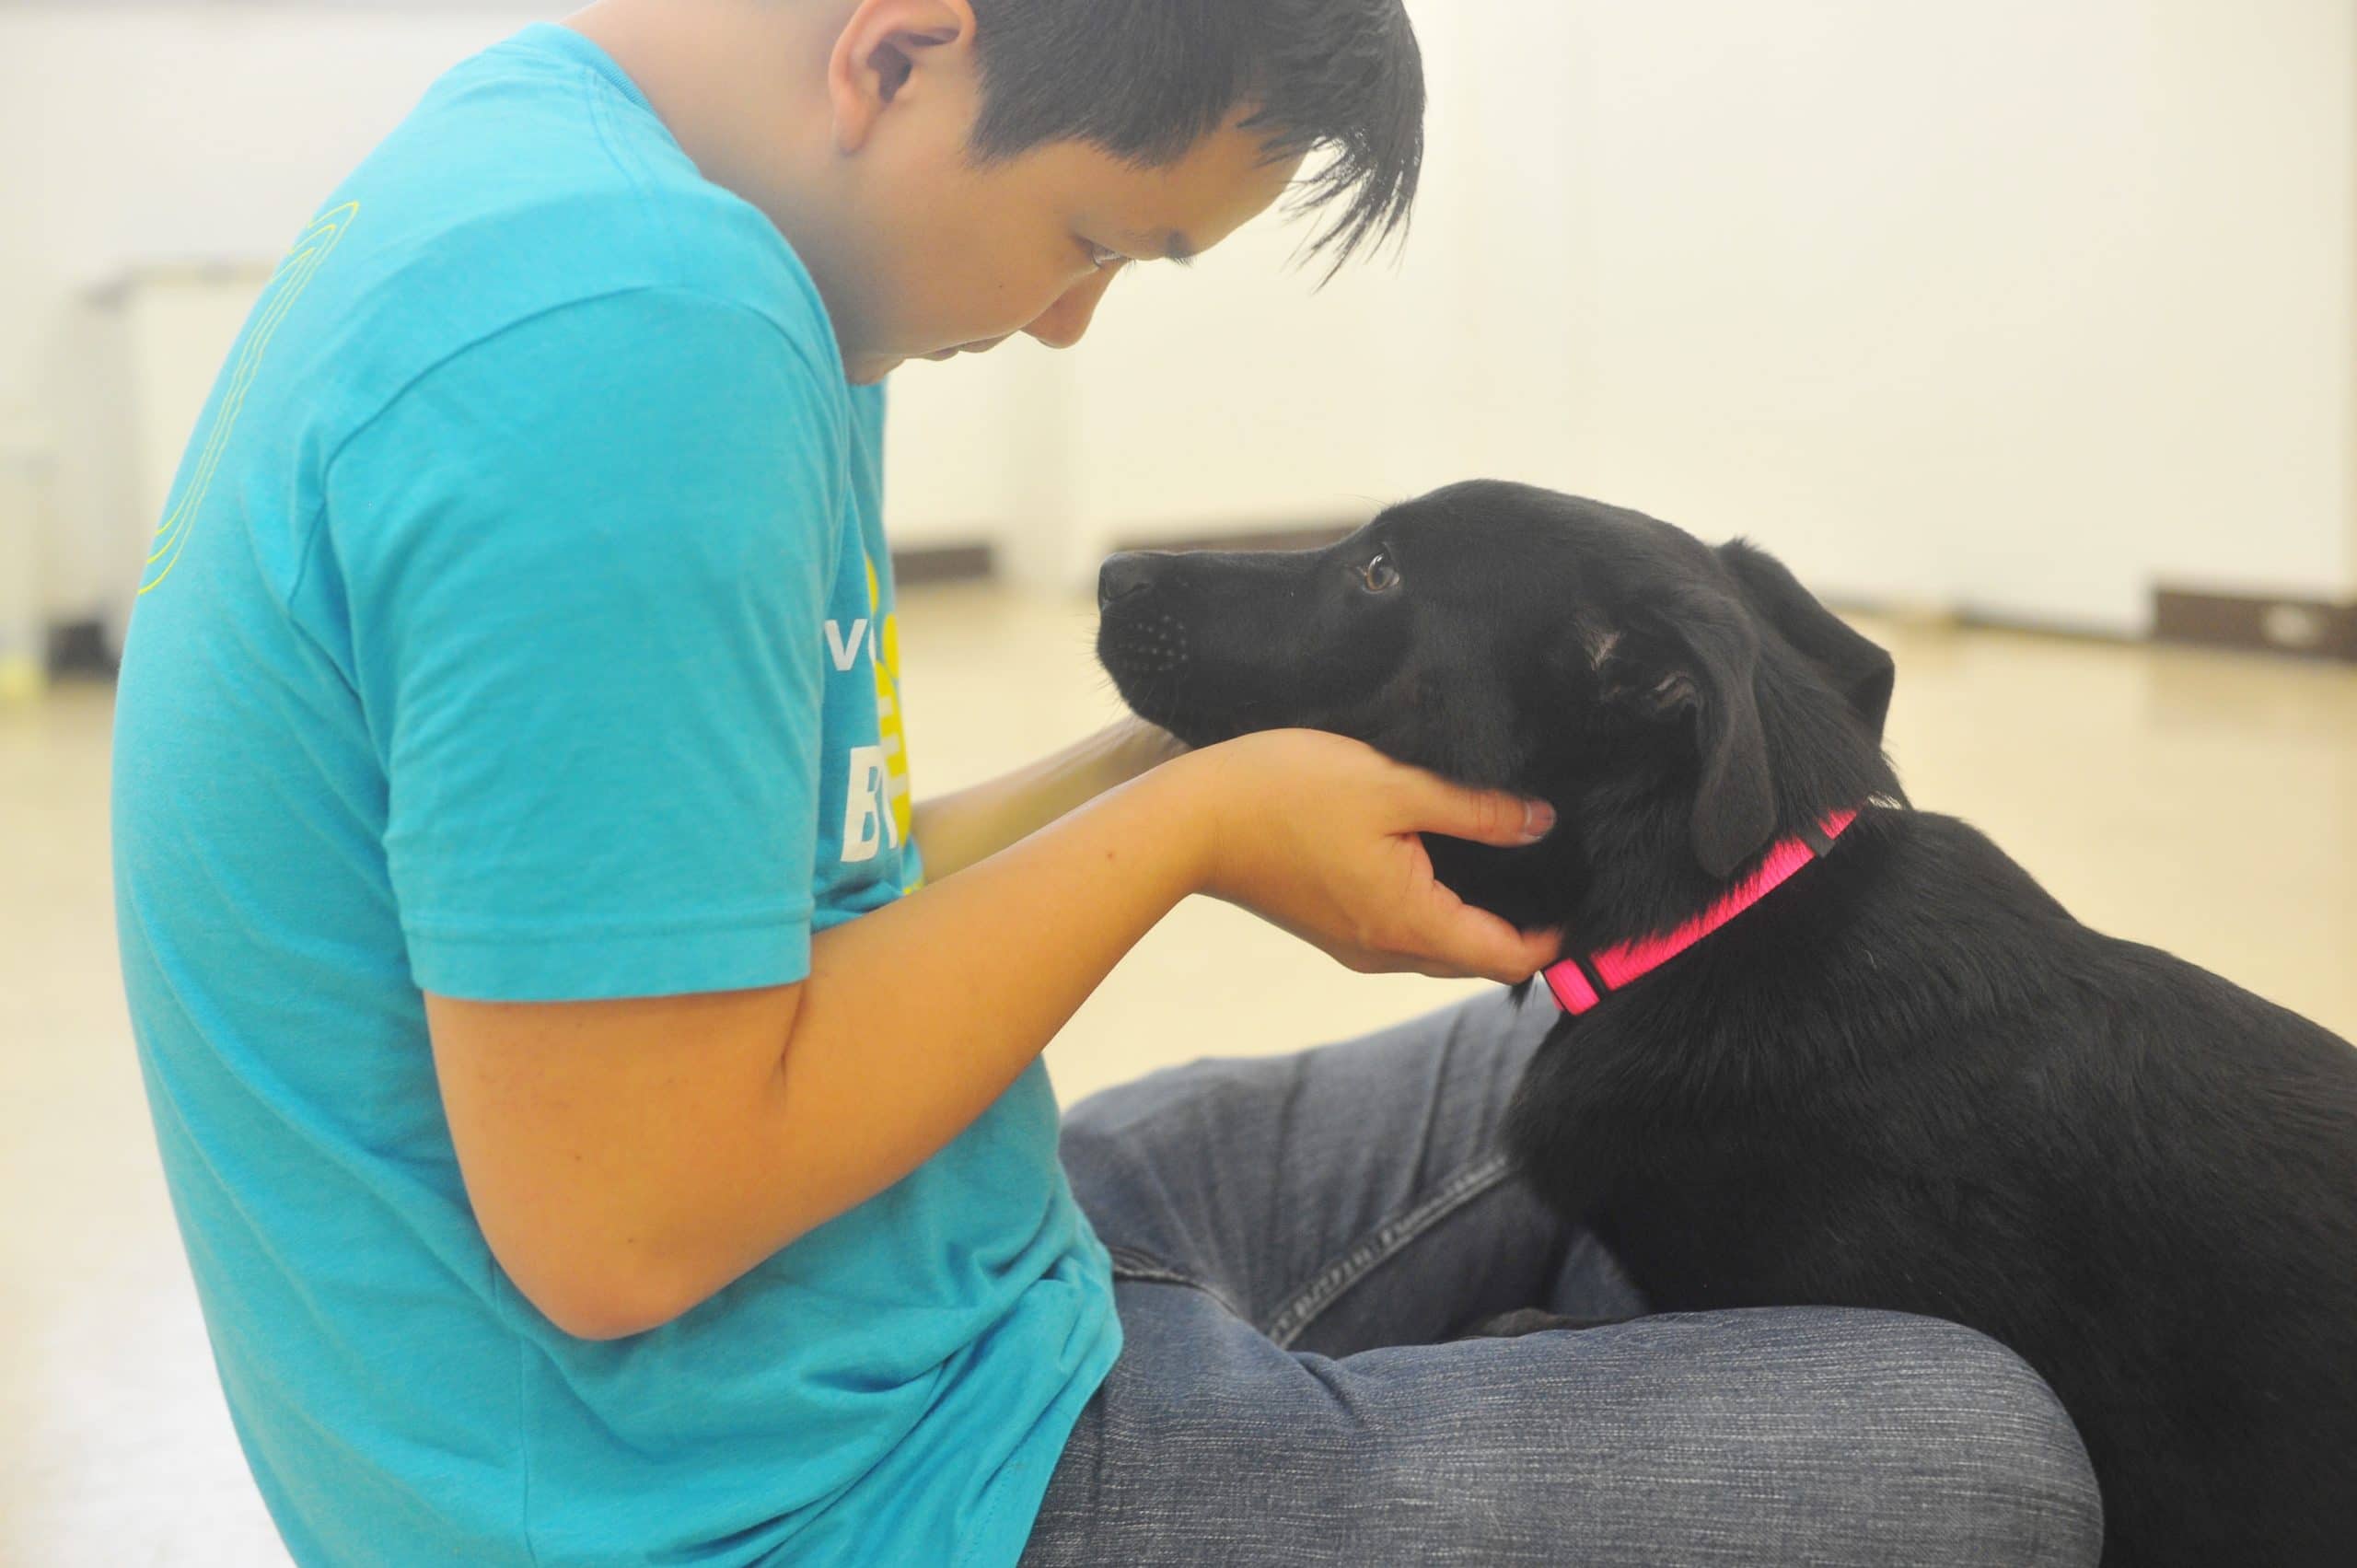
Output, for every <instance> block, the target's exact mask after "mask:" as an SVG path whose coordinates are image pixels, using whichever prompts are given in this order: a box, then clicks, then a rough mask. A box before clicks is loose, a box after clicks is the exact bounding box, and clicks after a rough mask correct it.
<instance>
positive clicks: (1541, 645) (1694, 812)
mask: <svg viewBox="0 0 2357 1568" xmlns="http://www.w3.org/2000/svg"><path fill="white" fill-rule="evenodd" d="M1378 553H1379V554H1380V557H1381V559H1380V560H1378V559H1377V556H1378ZM1099 596H1100V600H1101V602H1102V605H1103V622H1102V625H1101V628H1100V631H1099V633H1098V656H1099V657H1100V659H1101V661H1102V662H1103V663H1104V665H1105V667H1106V668H1107V669H1108V670H1109V672H1110V673H1111V674H1112V676H1113V678H1114V680H1115V682H1116V684H1117V685H1118V686H1119V687H1120V691H1121V693H1122V695H1123V696H1124V697H1125V698H1126V699H1127V700H1128V701H1129V703H1130V704H1131V705H1132V707H1133V708H1134V709H1135V710H1136V711H1137V712H1138V713H1139V714H1142V715H1144V717H1146V718H1149V719H1152V720H1154V721H1155V722H1157V723H1159V724H1162V725H1164V726H1167V727H1168V728H1170V729H1171V730H1172V731H1174V732H1175V733H1176V734H1177V735H1178V736H1179V738H1182V739H1184V740H1187V741H1189V742H1190V743H1192V744H1195V745H1204V744H1208V743H1211V742H1213V741H1216V740H1219V739H1223V738H1227V737H1229V736H1232V735H1236V734H1239V733H1242V732H1244V731H1246V730H1253V729H1264V728H1273V727H1279V726H1309V727H1315V728H1320V729H1327V730H1332V731H1336V732H1339V733H1341V734H1344V735H1350V736H1355V737H1357V738H1361V739H1363V740H1365V741H1367V742H1369V743H1371V744H1373V745H1375V746H1376V747H1378V748H1379V749H1383V750H1384V751H1387V752H1388V753H1390V754H1391V755H1393V756H1395V757H1398V758H1400V759H1401V760H1403V761H1410V762H1414V763H1418V764H1420V765H1422V766H1424V767H1427V768H1430V769H1432V770H1434V772H1440V773H1442V774H1445V775H1447V776H1449V777H1452V778H1455V779H1457V780H1460V781H1463V782H1466V783H1469V784H1484V785H1498V786H1504V787H1507V788H1512V789H1515V790H1517V791H1521V792H1523V793H1526V794H1528V795H1533V796H1541V797H1544V798H1546V799H1548V800H1550V801H1551V802H1552V803H1553V804H1554V806H1555V807H1556V808H1557V811H1558V813H1559V818H1560V821H1559V825H1558V827H1557V828H1556V830H1555V831H1554V833H1553V834H1552V835H1551V836H1550V838H1549V839H1548V840H1546V841H1545V842H1542V843H1540V844H1539V845H1538V846H1536V847H1534V848H1531V849H1527V850H1519V851H1512V852H1506V851H1496V850H1490V849H1485V848H1481V847H1479V846H1475V845H1470V844H1466V843H1463V842H1457V841H1453V840H1446V839H1437V838H1435V839H1433V840H1431V841H1430V847H1431V851H1432V854H1433V858H1434V865H1435V868H1436V869H1437V870H1438V872H1439V874H1440V875H1441V877H1442V878H1443V879H1444V880H1445V881H1446V882H1447V883H1448V884H1449V886H1451V887H1452V888H1454V889H1457V891H1458V892H1460V893H1461V894H1463V895H1464V896H1466V897H1467V898H1468V899H1469V900H1472V901H1474V902H1476V903H1479V904H1481V905H1483V906H1485V907H1488V908H1491V909H1493V910H1496V911H1498V912H1501V913H1503V914H1504V915H1506V916H1507V917H1509V918H1511V919H1513V920H1515V921H1516V922H1517V923H1521V924H1523V925H1525V926H1527V927H1531V928H1539V927H1545V926H1554V925H1561V926H1562V928H1563V930H1564V931H1565V933H1566V937H1565V948H1566V950H1567V951H1571V950H1577V951H1580V952H1592V951H1595V950H1597V949H1600V948H1604V947H1609V946H1611V945H1613V944H1615V943H1617V942H1620V941H1622V940H1625V939H1630V938H1634V937H1639V936H1643V935H1650V934H1654V933H1657V932H1661V931H1664V930H1666V929H1669V928H1671V927H1674V926H1676V925H1678V924H1679V923H1683V922H1684V921H1686V920H1687V919H1689V917H1690V916H1692V915H1693V914H1695V913H1696V912H1699V911H1701V909H1703V908H1704V907H1705V906H1706V905H1707V904H1708V903H1710V902H1711V901H1712V900H1713V899H1714V897H1715V896H1716V895H1718V894H1719V893H1720V892H1721V891H1722V890H1723V889H1724V887H1725V886H1726V885H1727V883H1728V882H1729V881H1730V880H1732V879H1735V878H1737V877H1741V876H1742V875H1743V874H1744V873H1746V872H1747V871H1748V870H1749V869H1750V868H1751V867H1752V866H1753V865H1756V864H1757V863H1758V861H1759V857H1760V855H1761V854H1762V852H1763V851H1765V850H1766V849H1767V848H1768V847H1769V846H1770V845H1771V842H1773V841H1775V840H1777V839H1778V838H1780V837H1782V836H1785V835H1789V834H1791V833H1792V832H1793V831H1794V830H1795V829H1797V828H1799V827H1800V826H1801V825H1803V824H1805V823H1811V822H1814V821H1816V820H1817V819H1820V818H1822V817H1823V816H1824V815H1825V814H1826V813H1828V812H1829V811H1833V810H1836V809H1838V808H1844V807H1864V810H1863V812H1862V814H1861V815H1860V817H1859V819H1858V820H1857V822H1856V824H1855V825H1854V826H1853V827H1852V828H1851V829H1850V830H1849V831H1848V832H1847V833H1846V834H1844V835H1843V836H1842V837H1841V838H1840V841H1839V842H1837V843H1836V844H1835V845H1834V847H1833V850H1832V853H1831V854H1829V856H1828V857H1827V858H1825V859H1824V860H1822V861H1821V862H1818V863H1817V864H1814V865H1809V866H1806V867H1805V868H1804V869H1803V870H1802V871H1801V872H1800V873H1799V874H1798V875H1796V876H1795V877H1794V878H1793V879H1792V880H1791V881H1789V882H1788V883H1786V884H1785V885H1784V886H1783V887H1782V888H1780V889H1777V890H1776V891H1774V892H1773V893H1771V894H1770V895H1769V896H1768V898H1767V899H1766V900H1764V901H1762V902H1761V903H1760V904H1759V905H1758V906H1757V907H1755V908H1754V909H1753V910H1751V911H1750V912H1747V913H1746V914H1744V915H1742V916H1740V917H1738V918H1737V919H1736V920H1735V921H1734V922H1733V923H1730V924H1728V925H1726V926H1725V927H1724V928H1723V929H1721V930H1720V931H1719V932H1717V933H1716V934H1715V935H1712V936H1710V937H1708V938H1706V939H1705V940H1704V941H1702V942H1701V944H1700V945H1699V946H1697V947H1693V948H1691V949H1689V951H1688V952H1686V953H1685V954H1683V955H1682V956H1680V957H1679V958H1676V959H1674V960H1673V961H1671V962H1670V963H1669V964H1668V965H1666V966H1665V967H1664V968H1662V969H1660V970H1656V971H1655V973H1653V974H1651V975H1648V976H1646V977H1644V978H1642V979H1640V980H1638V981H1634V982H1633V983H1631V985H1630V986H1628V987H1627V988H1626V989H1624V990H1622V991H1620V992H1616V993H1613V994H1612V995H1610V996H1609V997H1608V998H1607V1000H1606V1001H1605V1002H1604V1004H1603V1005H1601V1006H1600V1007H1598V1008H1597V1009H1596V1010H1595V1011H1593V1012H1591V1013H1588V1014H1586V1015H1585V1016H1580V1017H1577V1018H1572V1017H1566V1018H1565V1019H1564V1020H1563V1021H1562V1023H1561V1024H1559V1025H1558V1026H1557V1027H1556V1028H1554V1030H1553V1031H1552V1032H1551V1033H1550V1035H1549V1037H1548V1039H1547V1040H1546V1042H1545V1044H1544V1045H1543V1046H1542V1047H1541V1048H1540V1050H1539V1052H1538V1055H1537V1056H1536V1058H1534V1060H1533V1062H1532V1063H1531V1066H1530V1068H1529V1070H1528V1072H1527V1075H1526V1077H1525V1079H1524V1081H1523V1084H1522V1086H1521V1088H1520V1091H1519V1093H1518V1095H1517V1098H1515V1103H1514V1106H1513V1109H1512V1111H1511V1113H1510V1118H1509V1123H1508V1127H1507V1132H1506V1136H1507V1140H1508V1144H1509V1147H1510V1148H1511V1149H1512V1150H1513V1151H1514V1153H1515V1156H1516V1157H1517V1160H1518V1163H1519V1166H1520V1168H1521V1170H1522V1171H1523V1173H1524V1174H1525V1176H1526V1177H1527V1179H1528V1180H1529V1181H1530V1182H1531V1183H1532V1185H1533V1187H1534V1188H1535V1189H1536V1190H1537V1191H1538V1192H1539V1193H1540V1194H1541V1195H1542V1196H1543V1197H1544V1198H1545V1199H1546V1201H1547V1202H1549V1203H1550V1205H1551V1206H1552V1207H1553V1208H1554V1209H1555V1210H1557V1211H1558V1212H1559V1213H1561V1214H1563V1215H1564V1216H1565V1217H1567V1218H1569V1219H1572V1220H1574V1221H1577V1222H1579V1223H1581V1224H1584V1225H1587V1226H1589V1227H1591V1228H1592V1229H1593V1230H1594V1231H1595V1232H1596V1234H1597V1235H1598V1236H1599V1237H1602V1238H1603V1240H1604V1241H1605V1242H1607V1243H1608V1245H1609V1246H1610V1247H1611V1248H1612V1249H1613V1250H1614V1252H1615V1253H1617V1254H1618V1256H1619V1257H1620V1260H1621V1261H1622V1262H1623V1263H1624V1264H1625V1265H1626V1266H1627V1268H1628V1269H1629V1272H1630V1273H1631V1276H1632V1277H1633V1278H1634V1280H1635V1282H1636V1283H1637V1284H1638V1286H1639V1287H1640V1288H1641V1289H1642V1290H1643V1293H1644V1295H1645V1296H1646V1297H1647V1299H1648V1301H1649V1302H1650V1303H1651V1305H1652V1306H1653V1307H1655V1309H1656V1310H1664V1311H1671V1310H1696V1309H1707V1308H1717V1307H1758V1306H1771V1305H1805V1304H1825V1305H1845V1306H1856V1307H1885V1308H1893V1309H1898V1310H1903V1311H1909V1312H1915V1313H1922V1314H1925V1315H1928V1316H1931V1317H1935V1318H1948V1319H1951V1320H1953V1321H1956V1322H1958V1323H1963V1324H1967V1325H1968V1326H1970V1327H1972V1328H1975V1329H1979V1330H1982V1331H1984V1332H1986V1333H1988V1334H1989V1335H1991V1337H1993V1338H1995V1339H1997V1340H1999V1341H2001V1342H2003V1343H2005V1344H2007V1345H2010V1346H2012V1347H2013V1348H2014V1351H2015V1352H2017V1353H2019V1354H2021V1355H2022V1356H2023V1357H2024V1358H2025V1359H2026V1360H2027V1361H2028V1362H2029V1363H2030V1364H2031V1365H2033V1366H2035V1367H2036V1368H2037V1369H2038V1371H2039V1372H2040V1373H2041V1374H2042V1375H2043V1376H2045V1377H2046V1379H2047V1380H2048V1382H2049V1383H2050V1384H2051V1385H2052V1387H2053V1388H2054V1389H2055V1391H2056V1392H2057V1393H2058V1394H2059V1395H2060V1396H2061V1400H2062V1401H2063V1404H2064V1405H2065V1407H2066V1408H2067V1409H2068V1410H2069V1411H2070V1412H2071V1414H2072V1416H2073V1420H2074V1421H2075V1423H2077V1425H2078V1427H2079V1430H2080V1432H2081V1434H2082V1435H2083V1436H2084V1439H2085V1442H2086V1445H2087V1449H2088V1452H2089V1455H2090V1457H2091V1458H2093V1460H2094V1463H2095V1467H2096V1475H2097V1478H2098V1481H2099V1482H2100V1484H2101V1486H2102V1489H2103V1493H2104V1498H2105V1504H2106V1514H2107V1550H2106V1552H2105V1557H2104V1561H2105V1562H2106V1563H2107V1564H2109V1565H2111V1568H2159V1565H2171V1568H2175V1565H2180V1564H2181V1565H2184V1568H2222V1565H2227V1564H2236V1565H2239V1564H2252V1565H2258V1564H2268V1565H2272V1568H2327V1565H2330V1568H2345V1565H2347V1564H2350V1563H2352V1562H2357V1052H2352V1051H2351V1048H2350V1047H2349V1045H2348V1044H2347V1043H2345V1042H2344V1041H2342V1040H2339V1039H2337V1038H2336V1037H2334V1036H2333V1035H2331V1034H2329V1033H2328V1032H2327V1031H2326V1030H2324V1029H2322V1028H2317V1027H2316V1025H2314V1024H2311V1023H2309V1022H2307V1021H2306V1020H2305V1019H2303V1018H2301V1017H2298V1016H2295V1015H2293V1014H2292V1013H2289V1012H2286V1011H2284V1010H2283V1009H2282V1008H2280V1007H2276V1006H2272V1005H2270V1004H2268V1003H2266V1002H2264V1001H2261V1000H2260V999H2259V998H2258V997H2256V996H2253V995H2251V994H2250V993H2247V992H2245V991H2242V990H2240V989H2238V988H2236V987H2235V986H2233V985H2231V984H2229V983H2227V982H2226V981H2223V980H2221V979H2219V978H2218V977H2216V976H2214V975H2212V974H2209V973H2206V972H2205V971H2203V970H2199V969H2196V968H2194V967H2193V966H2192V965H2190V964H2188V963H2184V962H2181V961H2180V960H2178V959H2177V958H2171V957H2169V956H2168V955H2167V954H2165V953H2162V952H2157V951H2155V950H2154V949H2153V948H2150V947H2138V946H2136V945H2135V944H2132V943H2129V942H2122V941H2117V940H2114V939H2113V938H2110V937H2107V936H2104V935H2099V934H2098V933H2096V932H2094V931H2090V930H2088V929H2087V928H2086V927H2084V926H2083V925H2081V924H2079V923H2077V922H2076V921H2074V920H2073V919H2072V918H2071V916H2070V915H2069V914H2068V913H2067V912H2065V911H2064V910H2063V909H2062V907H2061V905H2060V904H2058V903H2057V902H2056V901H2055V900H2053V899H2052V898H2051V897H2049V895H2048V894H2047V893H2046V892H2045V891H2044V890H2043V889H2040V888H2039V887H2038V884H2037V883H2036V882H2034V881H2032V880H2031V879H2030V877H2029V876H2028V874H2027V873H2026V872H2024V871H2023V870H2022V869H2021V867H2019V866H2018V865H2014V863H2013V862H2012V861H2011V860H2009V859H2007V858H2006V857H2005V855H2004V854H2003V853H2002V852H2000V851H1999V850H1998V849H1997V847H1996V846H1995V845H1994V844H1992V843H1991V842H1989V841H1988V840H1987V839H1986V838H1984V837H1982V836H1981V835H1980V833H1979V832H1977V831H1975V830H1973V829H1972V828H1970V827H1968V826H1967V825H1966V824H1965V823H1963V822H1961V821H1958V820H1956V819H1953V818H1948V817H1939V816H1933V815H1931V814H1928V813H1924V812H1918V811H1915V810H1912V809H1910V808H1908V807H1906V806H1905V804H1904V797H1903V796H1901V794H1900V792H1899V788H1898V781H1897V779H1896V778H1895V777H1894V776H1893V774H1892V772H1891V771H1890V768H1889V766H1888V764H1887V761H1885V759H1884V756H1883V752H1882V746H1881V736H1882V727H1883V718H1884V714H1885V712H1886V710H1887V706H1888V704H1889V701H1890V695H1891V679H1892V671H1891V662H1890V659H1889V657H1888V656H1887V654H1885V653H1884V652H1883V651H1882V650H1881V649H1880V648H1878V647H1876V646H1875V645H1873V644H1872V643H1870V642H1868V641H1866V640H1865V639H1864V637H1861V636H1859V635H1858V634H1857V633H1855V632H1853V631H1852V630H1851V629H1850V628H1848V627H1847V626H1844V625H1843V624H1842V623H1841V622H1840V621H1838V620H1836V619H1835V618H1834V617H1833V616H1832V615H1830V614H1829V613H1828V612H1827V611H1826V610H1824V609H1823V608H1822V607H1821V606H1819V605H1818V603H1817V600H1816V599H1815V598H1812V597H1811V596H1810V595H1809V593H1808V592H1807V591H1806V590H1805V588H1803V587H1801V585H1800V584H1799V583H1798V582H1796V581H1795V580H1794V578H1793V576H1792V575H1791V574H1790V573H1788V572H1786V571H1785V570H1784V569H1783V568H1782V566H1781V565H1779V564H1778V563H1776V562H1775V561H1773V560H1772V559H1771V558H1770V557H1769V556H1767V555H1766V554H1764V553H1762V552H1759V551H1758V550H1755V549H1752V548H1750V547H1749V546H1747V545H1746V544H1744V543H1741V542H1740V541H1738V542H1736V543H1732V544H1728V545H1725V546H1723V547H1721V548H1719V549H1717V550H1715V551H1713V550H1711V549H1709V548H1706V547H1705V546H1703V545H1702V544H1701V543H1699V542H1698V541H1696V540H1694V539H1692V538H1691V537H1689V535H1687V534H1685V533H1683V532H1680V531H1679V530H1678V529H1676V528H1671V527H1669V526H1668V525H1666V524H1665V523H1661V522H1657V521H1655V520H1654V519H1652V518H1650V517H1643V516H1640V515H1638V514H1636V513H1633V512H1628V511H1624V510H1620V509H1618V508H1615V507H1610V506H1605V505H1598V504H1596V503H1594V502H1588V501H1582V500H1576V499H1573V498H1571V497H1568V496H1562V495H1557V494H1551V493H1549V492H1545V491H1538V490H1533V489H1529V488H1527V487H1524V486H1519V485H1510V484H1503V483H1496V482H1474V483H1469V484H1460V485H1455V486H1452V487H1450V488H1448V489H1446V490H1442V491H1439V492H1436V493H1434V494H1432V495H1429V496H1426V497H1424V498H1422V499H1421V500H1418V501H1414V502H1411V503H1409V504H1407V505H1400V506H1397V507H1394V508H1392V509H1391V510H1389V511H1387V512H1386V513H1384V514H1383V515H1382V516H1381V517H1377V518H1376V520H1375V521H1374V522H1373V523H1371V524H1369V525H1368V526H1367V527H1366V528H1364V529H1362V530H1360V531H1359V532H1358V533H1356V534H1354V535H1353V536H1352V538H1351V539H1349V540H1345V541H1343V542H1342V543H1341V544H1338V545H1335V546H1334V547H1332V548H1330V549H1327V550H1321V551H1310V552H1293V553H1286V554H1217V553H1198V554H1189V555H1124V556H1117V557H1115V558H1114V559H1113V560H1112V561H1110V562H1109V563H1107V565H1106V567H1105V571H1104V574H1103V576H1102V579H1101V581H1100V590H1099ZM2123 782H2130V783H2132V781H2123ZM2251 804H2252V803H2250V802H2247V801H2220V802H2219V803H2218V806H2219V811H2220V817H2221V819H2222V820H2225V821H2231V820H2232V819H2233V818H2234V817H2235V814H2236V813H2237V812H2238V811H2240V810H2243V809H2245V808H2247V807H2249V806H2250V805H2251ZM1541 1003H1545V998H1544V993H1539V995H1538V997H1537V998H1535V999H1534V1000H1533V1005H1539V1004H1541ZM1545 1005H1551V1003H1548V1004H1545ZM1518 1326H1519V1325H1515V1327H1518Z"/></svg>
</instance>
